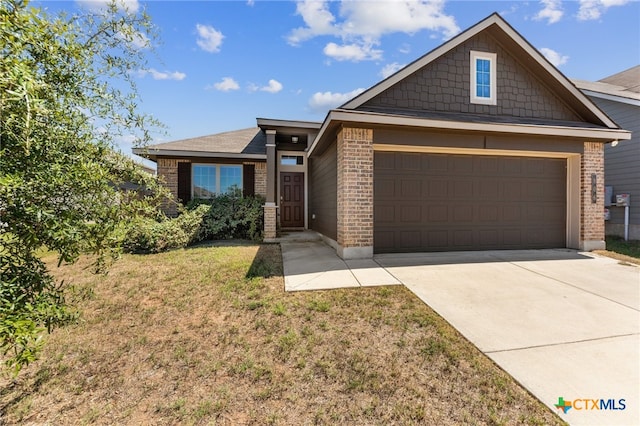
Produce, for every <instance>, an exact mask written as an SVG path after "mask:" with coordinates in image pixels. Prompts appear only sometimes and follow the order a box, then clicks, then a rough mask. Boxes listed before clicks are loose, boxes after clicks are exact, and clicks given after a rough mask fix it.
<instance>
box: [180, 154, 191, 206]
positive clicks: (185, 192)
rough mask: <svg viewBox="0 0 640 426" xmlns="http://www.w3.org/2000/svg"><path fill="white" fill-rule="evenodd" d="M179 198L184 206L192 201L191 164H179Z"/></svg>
mask: <svg viewBox="0 0 640 426" xmlns="http://www.w3.org/2000/svg"><path fill="white" fill-rule="evenodd" d="M178 198H179V199H180V200H181V201H182V203H183V204H187V203H188V202H189V201H190V200H191V163H178Z"/></svg>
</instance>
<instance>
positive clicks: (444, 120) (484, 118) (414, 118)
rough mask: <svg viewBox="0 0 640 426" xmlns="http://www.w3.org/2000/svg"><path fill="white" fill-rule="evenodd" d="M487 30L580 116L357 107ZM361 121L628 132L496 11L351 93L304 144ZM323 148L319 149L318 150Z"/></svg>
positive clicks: (598, 136) (608, 135) (606, 134)
mask: <svg viewBox="0 0 640 426" xmlns="http://www.w3.org/2000/svg"><path fill="white" fill-rule="evenodd" d="M483 32H486V33H487V34H488V35H490V36H491V37H493V38H494V39H495V40H496V41H497V42H498V43H499V44H500V45H501V46H502V47H503V48H504V49H506V50H507V51H509V52H510V53H511V54H512V55H514V56H516V57H517V58H518V60H519V61H520V62H521V63H522V65H524V66H525V67H526V68H527V69H528V70H529V71H530V72H531V73H533V74H535V75H536V76H537V78H538V79H539V80H540V81H541V82H543V84H544V85H545V86H546V87H547V88H548V89H549V90H550V91H552V92H553V93H555V94H556V96H558V97H559V98H560V99H562V101H563V102H565V103H566V104H567V105H568V106H569V107H570V108H571V109H572V110H573V111H574V112H575V113H576V114H577V115H578V116H579V117H581V118H582V119H583V120H584V121H578V122H566V121H559V120H547V121H545V122H539V121H538V122H536V121H535V120H527V119H523V118H521V117H517V118H514V119H513V120H509V119H505V118H504V117H499V118H496V117H493V116H489V115H481V116H474V115H472V114H466V113H462V114H457V115H456V114H440V113H436V112H433V111H419V112H418V113H416V112H415V111H414V112H413V113H412V112H409V111H406V110H404V111H395V112H394V111H389V110H387V111H385V112H382V111H374V110H366V108H361V107H362V106H363V105H364V104H365V103H367V102H368V101H370V100H372V99H373V98H375V97H377V96H379V95H381V94H382V93H383V92H384V91H386V90H387V89H390V88H391V87H393V86H394V85H396V84H398V83H400V82H402V81H403V80H405V79H407V78H408V77H410V76H411V75H412V74H414V73H416V72H418V71H420V70H421V69H423V68H424V67H426V66H427V65H429V64H431V63H432V62H434V61H436V60H437V59H439V58H441V57H442V56H443V55H445V54H446V53H448V52H450V51H451V50H453V49H455V48H456V47H458V46H460V45H462V44H463V43H465V42H467V41H468V40H470V39H471V38H473V37H475V36H476V35H478V34H480V33H483ZM347 123H348V124H349V125H362V126H402V127H413V128H423V129H440V130H452V131H463V132H467V131H470V132H476V131H480V132H493V133H512V134H522V135H527V134H528V135H539V136H553V137H573V138H581V139H585V140H592V141H600V142H609V141H612V140H616V139H622V140H627V139H630V138H631V132H629V131H627V130H623V129H621V128H620V127H619V126H618V125H616V123H615V122H614V121H613V120H611V119H610V118H609V117H608V116H607V115H606V114H605V113H604V112H603V111H602V110H600V108H598V107H597V106H596V105H595V104H594V103H593V102H592V101H591V100H590V99H589V98H588V97H587V96H586V95H585V94H584V93H582V92H581V91H580V90H579V89H578V88H577V87H576V86H575V85H574V84H573V83H572V82H571V81H570V80H569V79H568V78H567V77H566V76H564V74H562V73H561V72H560V71H559V70H558V69H557V68H555V67H554V66H553V65H552V64H551V63H550V62H549V61H548V60H547V59H546V58H545V57H544V56H543V55H542V54H541V53H540V52H539V51H538V50H537V49H536V48H534V47H533V46H532V45H531V44H530V43H529V42H528V41H527V40H526V39H525V38H524V37H522V36H521V35H520V34H519V33H518V32H517V31H516V30H515V29H514V28H513V27H511V25H509V24H508V23H507V22H506V21H505V20H504V19H503V18H502V17H500V16H499V15H498V14H497V13H493V14H492V15H490V16H489V17H487V18H485V19H484V20H482V21H480V22H479V23H477V24H476V25H474V26H472V27H471V28H469V29H467V30H466V31H463V32H462V33H460V34H458V35H457V36H455V37H454V38H452V39H450V40H449V41H447V42H445V43H444V44H442V45H440V46H439V47H437V48H435V49H433V50H432V51H430V52H429V53H427V54H425V55H424V56H422V57H420V58H418V59H417V60H416V61H414V62H412V63H410V64H409V65H407V66H405V67H404V68H402V69H401V70H399V71H397V72H396V73H395V74H393V75H391V76H389V77H388V78H386V79H384V80H382V81H380V82H379V83H377V84H376V85H374V86H372V87H371V88H369V89H368V90H366V91H364V92H362V93H361V94H359V95H357V96H355V97H354V98H353V99H351V100H349V101H348V102H346V103H345V104H343V105H342V106H340V107H338V108H336V109H334V110H331V111H329V113H328V114H327V117H326V118H325V120H324V122H323V123H322V127H321V128H320V132H319V133H318V135H317V136H316V138H315V140H314V141H313V143H312V144H311V146H310V148H309V149H308V155H311V154H312V153H313V152H314V150H315V149H316V148H317V147H318V146H324V145H325V142H328V141H330V140H331V138H332V137H333V136H334V135H335V134H336V132H337V130H338V129H339V128H340V127H341V126H342V125H344V124H347ZM320 151H321V149H320Z"/></svg>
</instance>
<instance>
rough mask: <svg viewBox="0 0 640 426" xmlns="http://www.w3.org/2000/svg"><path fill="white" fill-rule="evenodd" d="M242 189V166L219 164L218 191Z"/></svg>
mask: <svg viewBox="0 0 640 426" xmlns="http://www.w3.org/2000/svg"><path fill="white" fill-rule="evenodd" d="M233 187H235V188H238V189H242V166H220V192H221V193H225V192H228V191H229V190H231V189H233Z"/></svg>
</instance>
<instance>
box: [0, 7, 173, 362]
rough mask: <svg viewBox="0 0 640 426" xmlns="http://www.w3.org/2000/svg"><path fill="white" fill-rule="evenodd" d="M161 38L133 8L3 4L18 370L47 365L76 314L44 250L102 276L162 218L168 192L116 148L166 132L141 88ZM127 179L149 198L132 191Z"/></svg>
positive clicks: (1, 241) (6, 223) (0, 156)
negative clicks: (54, 335)
mask: <svg viewBox="0 0 640 426" xmlns="http://www.w3.org/2000/svg"><path fill="white" fill-rule="evenodd" d="M154 39H155V33H154V29H153V27H152V25H151V24H150V20H149V18H148V17H147V16H146V14H145V13H144V12H132V11H130V10H127V9H126V8H124V7H123V3H120V4H117V3H115V2H114V3H112V4H111V5H110V6H109V7H107V8H104V9H101V10H84V11H81V12H78V13H77V14H74V15H66V14H62V13H61V14H56V15H52V14H49V13H48V12H46V11H45V10H42V9H38V8H34V7H31V6H30V5H29V4H28V1H20V0H2V2H0V284H1V287H0V357H1V358H2V361H3V362H4V363H5V365H6V366H7V367H9V368H10V369H12V371H13V372H14V374H18V372H19V371H20V369H21V368H22V367H23V366H24V365H27V364H28V363H29V362H31V361H33V360H34V359H36V357H37V353H38V350H39V349H40V347H41V345H42V335H43V333H44V331H45V330H51V329H52V328H54V327H56V326H60V325H62V324H64V323H66V322H68V321H70V320H73V319H74V317H75V312H74V309H73V306H71V304H70V303H69V302H68V300H66V299H65V288H66V287H65V285H63V283H56V282H55V280H54V279H53V277H52V276H51V275H50V273H49V272H48V271H47V268H46V265H44V264H43V262H42V261H41V260H40V257H39V253H42V250H51V251H55V252H56V253H58V255H59V263H63V262H75V261H76V260H77V259H78V257H79V256H80V255H81V254H84V253H88V254H92V255H95V258H96V259H97V260H96V263H95V266H96V269H103V268H104V267H105V266H106V264H107V263H108V261H109V259H112V258H114V257H115V256H116V255H117V250H118V247H119V246H120V242H121V241H122V239H123V237H124V234H125V232H126V224H127V223H128V222H129V221H131V220H133V219H135V218H136V217H140V216H150V215H155V214H158V213H157V209H156V208H155V207H156V205H157V201H158V200H159V199H160V198H161V197H164V196H166V192H163V191H162V190H161V189H159V188H158V186H157V183H156V182H155V179H154V178H153V177H152V176H150V175H148V174H146V173H144V172H143V171H142V170H141V168H140V167H137V166H136V165H135V164H134V163H133V162H132V161H131V160H129V159H127V158H126V157H125V156H124V155H122V154H120V153H117V152H116V151H115V150H114V148H113V147H114V142H115V140H116V138H118V137H121V136H123V135H134V136H135V137H136V138H137V141H138V143H144V142H146V141H147V140H149V138H150V133H149V131H150V130H149V129H151V130H153V129H154V128H156V129H157V125H158V123H156V122H154V120H152V119H150V118H149V117H147V116H145V115H141V114H139V113H138V112H137V108H136V102H137V99H138V97H137V91H136V87H135V84H134V81H133V77H134V72H135V71H138V70H140V69H144V65H145V59H144V58H145V55H146V53H147V52H146V51H145V49H144V47H143V46H142V45H144V44H146V45H147V47H149V45H150V42H151V40H154ZM113 82H116V83H115V84H114V83H113ZM123 182H136V183H138V184H141V185H144V186H146V187H147V188H148V189H149V190H150V191H149V192H146V193H145V194H146V195H145V194H143V195H141V194H127V193H124V192H122V191H119V190H118V187H119V185H120V184H121V183H123ZM149 194H152V195H149Z"/></svg>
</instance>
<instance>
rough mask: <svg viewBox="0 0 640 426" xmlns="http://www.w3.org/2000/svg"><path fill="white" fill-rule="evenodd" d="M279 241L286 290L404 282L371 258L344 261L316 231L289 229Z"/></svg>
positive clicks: (368, 285) (324, 288)
mask: <svg viewBox="0 0 640 426" xmlns="http://www.w3.org/2000/svg"><path fill="white" fill-rule="evenodd" d="M278 241H279V242H280V247H281V249H282V263H283V267H284V287H285V290H286V291H300V290H326V289H335V288H348V287H371V286H380V285H399V284H401V283H400V281H398V280H397V279H395V278H394V277H393V276H392V275H391V274H389V273H388V272H387V271H386V270H385V269H384V268H382V267H381V266H380V265H379V264H378V263H377V262H375V261H374V260H372V259H364V260H347V261H344V260H342V259H341V258H339V257H338V256H337V255H336V252H335V250H334V249H333V248H331V247H329V246H328V245H326V244H325V243H324V242H322V240H321V239H320V237H319V236H318V234H316V233H315V232H310V231H304V232H289V233H285V235H283V236H282V237H281V238H279V239H278Z"/></svg>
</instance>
